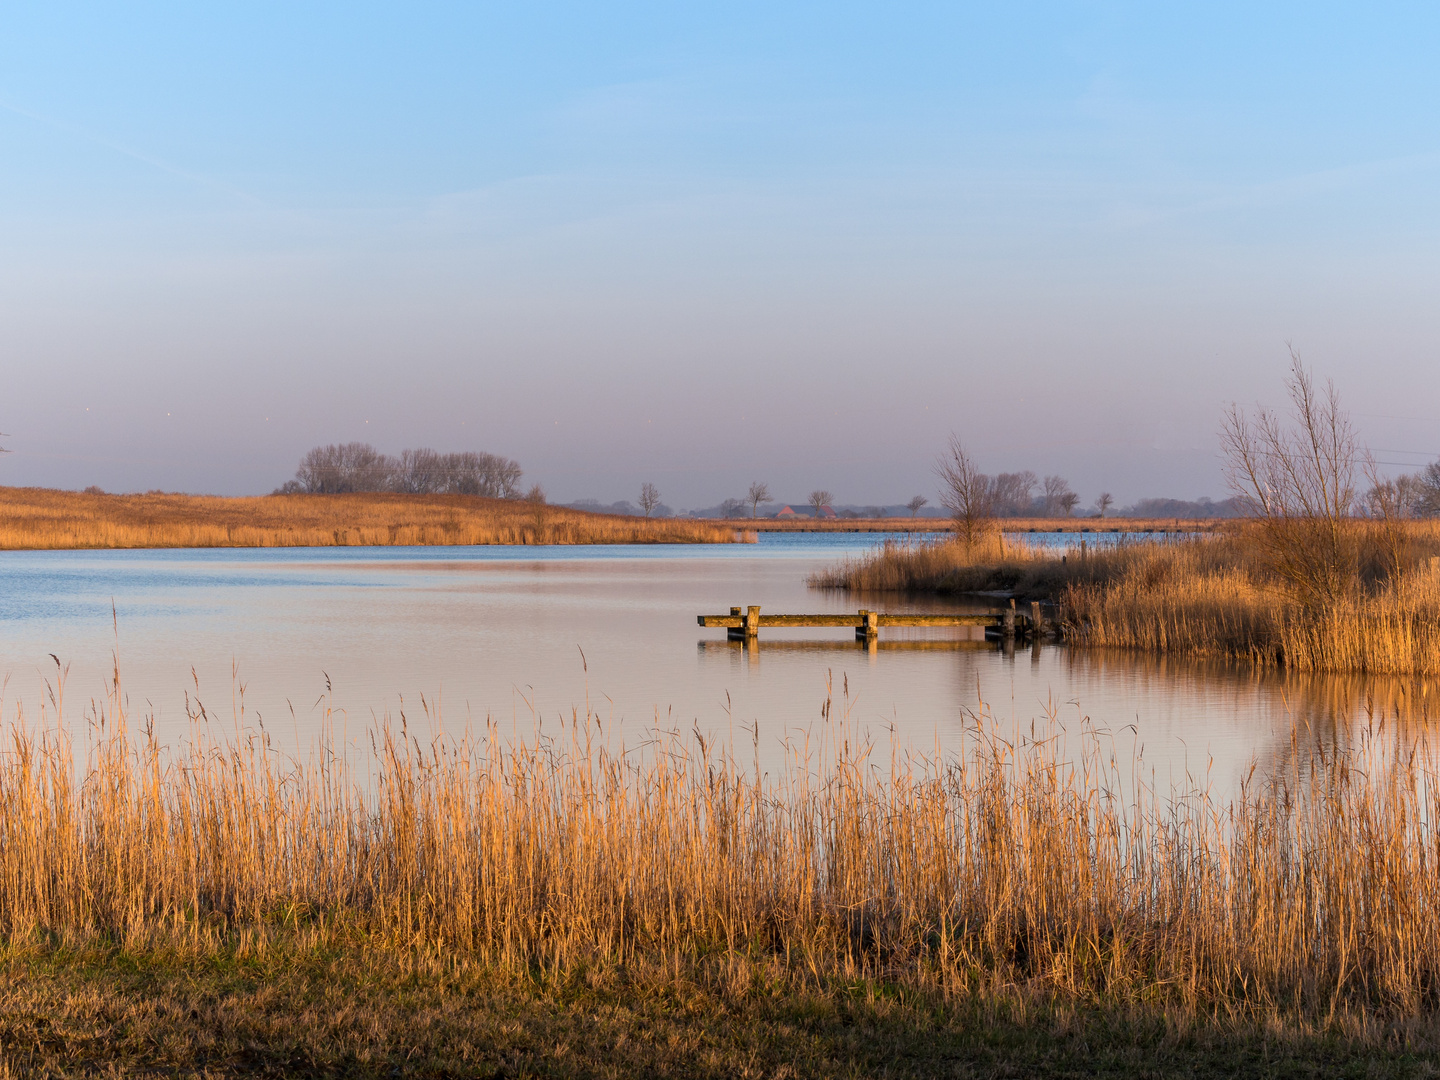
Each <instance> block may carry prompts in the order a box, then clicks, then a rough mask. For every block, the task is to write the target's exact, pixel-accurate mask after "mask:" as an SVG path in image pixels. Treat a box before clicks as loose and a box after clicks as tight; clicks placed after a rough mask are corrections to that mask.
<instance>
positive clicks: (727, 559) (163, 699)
mask: <svg viewBox="0 0 1440 1080" xmlns="http://www.w3.org/2000/svg"><path fill="white" fill-rule="evenodd" d="M1114 538H1115V537H1114V534H1098V535H1090V536H1083V537H1082V536H1076V535H1073V534H1059V535H1056V534H1043V535H1042V536H1040V537H1037V538H1036V539H1038V540H1039V541H1041V542H1045V543H1047V544H1067V545H1068V544H1078V542H1079V541H1080V540H1081V539H1084V540H1087V541H1088V542H1090V543H1092V544H1093V543H1096V542H1113V540H1114ZM884 539H885V537H883V536H881V535H877V534H844V533H815V534H774V533H769V534H762V535H761V538H760V542H759V543H757V544H746V545H733V546H730V545H723V546H715V545H697V546H675V545H656V546H644V547H634V546H616V547H599V546H594V547H582V546H575V547H570V546H565V547H548V548H547V547H478V548H435V547H426V548H314V549H207V550H189V551H186V550H182V551H176V550H166V551H85V552H5V553H0V677H5V676H8V677H9V683H8V687H7V689H6V708H7V709H8V710H11V711H12V712H13V709H14V707H15V704H16V702H17V701H22V702H23V703H24V705H25V707H26V710H27V715H31V716H34V715H36V714H37V713H38V705H39V701H40V699H41V697H42V694H43V693H45V690H44V685H45V682H46V681H47V680H49V681H51V683H52V684H53V680H54V675H55V670H56V664H55V661H54V660H53V659H52V658H51V654H54V656H56V657H58V658H59V659H60V661H61V662H62V664H64V665H68V668H69V675H68V680H67V684H66V695H67V712H68V713H69V714H70V715H71V717H72V718H74V717H75V716H76V715H77V714H78V712H79V711H80V710H81V709H82V708H83V707H84V705H85V703H87V702H89V701H90V700H92V699H93V700H95V701H97V702H98V701H103V700H104V699H105V697H106V694H107V689H108V685H109V678H110V673H111V672H112V670H113V668H114V666H115V660H116V658H117V657H118V662H119V663H118V666H119V670H120V672H121V678H122V687H123V693H124V696H125V700H126V701H127V703H128V709H129V712H130V714H131V715H132V716H133V717H138V718H147V717H148V718H152V719H153V721H154V723H155V725H156V728H157V730H159V731H160V733H161V734H162V735H163V736H165V737H166V738H174V737H178V736H181V735H183V734H184V733H186V732H187V731H188V730H189V726H190V720H189V717H188V716H187V707H188V708H190V709H191V711H193V710H194V707H195V706H194V703H195V702H196V701H197V700H198V701H200V702H201V703H203V704H204V706H205V708H206V711H207V714H208V715H211V716H212V717H220V718H223V719H224V720H226V721H227V722H233V717H234V714H235V713H236V712H237V711H238V709H239V704H240V699H241V690H242V688H243V701H244V707H245V711H246V719H247V722H251V723H256V724H258V723H263V724H264V725H265V728H266V730H268V731H269V732H271V734H272V736H275V737H276V738H277V739H280V740H281V741H290V740H293V741H294V742H295V743H296V744H299V745H302V746H303V745H307V744H308V743H310V742H311V741H313V739H314V737H315V735H316V734H317V732H318V730H319V725H320V721H321V717H322V716H323V714H324V709H325V707H326V706H327V705H328V706H330V707H332V708H334V709H336V710H338V715H339V716H340V717H341V722H342V723H343V724H348V726H349V729H350V730H351V732H352V733H358V732H361V731H363V730H364V729H365V728H366V726H367V725H371V724H373V723H374V722H375V721H376V720H377V719H379V718H380V717H382V716H384V715H385V714H386V713H389V714H390V715H391V716H398V714H399V713H400V712H401V711H402V710H403V711H404V712H405V713H406V715H407V719H410V721H411V722H412V723H415V724H419V725H424V724H429V725H432V726H433V725H437V724H439V725H443V726H444V727H445V728H447V729H449V730H452V731H458V730H460V729H463V728H464V727H465V726H467V725H469V726H471V727H472V728H473V727H476V726H479V725H481V724H483V723H484V722H485V721H486V719H487V718H490V719H494V720H498V721H501V722H502V723H506V724H513V725H515V726H516V727H517V728H524V729H526V730H530V729H533V725H534V724H535V723H536V722H537V720H539V721H542V722H546V723H552V724H553V723H556V722H558V721H559V720H561V719H562V718H568V717H570V716H571V715H572V713H573V711H574V710H576V709H578V710H580V711H581V712H582V714H583V712H584V710H585V709H586V708H587V703H588V707H589V708H590V709H592V710H593V711H594V712H595V713H597V714H598V715H600V716H601V717H603V718H604V720H605V722H606V723H607V724H610V725H612V727H614V726H616V725H618V726H619V728H620V729H621V730H625V731H632V732H634V733H635V737H637V738H638V737H639V736H640V735H641V733H643V731H644V730H645V728H646V727H647V726H648V725H651V724H653V723H655V722H657V721H658V722H659V723H660V724H662V725H663V726H665V727H667V728H671V729H679V730H688V729H690V728H692V727H698V728H699V729H700V730H701V731H703V732H710V733H719V734H721V735H722V736H729V735H734V736H735V737H736V738H737V741H740V740H741V739H743V740H744V741H745V742H747V743H748V742H749V741H750V739H751V736H750V735H748V734H745V733H746V732H747V731H750V730H753V731H755V732H756V737H757V738H758V739H759V741H760V743H761V745H762V746H763V747H764V748H765V750H766V753H767V755H768V754H770V753H771V752H774V751H776V748H778V747H779V745H780V744H781V742H782V741H783V740H785V739H787V738H789V739H796V738H801V737H803V734H804V732H805V731H806V730H807V729H811V728H813V727H814V726H815V725H816V724H817V723H818V722H819V721H820V713H821V707H822V705H823V704H824V702H825V700H826V698H827V694H828V695H829V696H830V697H831V698H832V699H833V701H834V704H833V705H832V715H839V714H842V713H846V712H847V711H848V716H849V717H850V719H851V720H852V721H854V722H855V723H857V724H860V725H864V726H865V727H866V728H867V729H868V730H870V731H871V732H873V733H874V734H875V735H876V737H877V738H878V739H882V740H888V739H890V738H891V737H892V732H893V737H894V738H896V739H898V740H899V741H900V743H902V744H904V745H909V746H913V747H917V748H919V749H921V750H927V749H934V748H936V747H940V748H942V749H945V748H952V747H954V746H956V745H958V744H959V743H960V742H961V740H963V739H964V738H965V733H966V731H967V725H968V724H970V722H971V719H972V717H973V713H974V712H975V711H976V710H977V709H979V708H981V707H982V703H984V707H986V708H988V710H989V711H990V712H991V713H992V714H993V715H995V716H997V717H999V718H1001V719H1002V720H1004V721H1005V722H1007V723H1018V724H1021V725H1024V724H1026V723H1028V722H1029V721H1030V720H1032V719H1038V720H1040V721H1042V722H1043V721H1044V720H1045V718H1046V717H1047V716H1050V715H1054V716H1056V717H1057V718H1059V719H1060V720H1061V721H1062V722H1063V723H1065V724H1066V725H1068V726H1069V727H1071V728H1072V729H1073V728H1075V727H1077V726H1078V725H1080V724H1081V723H1082V722H1084V723H1088V724H1089V725H1090V726H1093V727H1094V728H1096V729H1099V730H1102V731H1108V732H1111V733H1113V735H1114V736H1115V738H1116V740H1117V748H1118V749H1119V751H1120V752H1121V753H1122V754H1129V753H1131V752H1132V751H1133V750H1134V749H1135V748H1136V747H1139V746H1143V747H1144V753H1145V758H1146V760H1147V762H1149V765H1150V767H1153V768H1154V769H1155V770H1156V771H1157V774H1158V775H1159V776H1160V778H1161V779H1162V780H1164V781H1165V782H1170V781H1171V779H1172V778H1173V780H1174V781H1176V782H1181V781H1183V780H1184V778H1185V777H1186V775H1187V773H1188V775H1190V776H1192V777H1196V778H1199V779H1201V780H1204V778H1205V777H1207V776H1208V777H1210V779H1211V781H1212V782H1218V783H1220V784H1222V785H1228V784H1230V783H1232V782H1233V781H1234V778H1235V777H1237V776H1239V775H1241V774H1242V772H1243V770H1245V769H1246V768H1247V767H1248V765H1249V764H1250V763H1251V762H1252V761H1256V762H1258V763H1259V764H1260V766H1261V767H1262V768H1272V767H1275V766H1276V765H1278V764H1283V763H1285V762H1287V761H1288V760H1290V758H1291V756H1292V754H1293V753H1294V747H1296V746H1297V745H1303V744H1305V743H1306V742H1307V741H1310V742H1313V740H1314V739H1316V738H1321V739H1325V740H1332V741H1333V740H1340V741H1343V740H1344V739H1346V738H1347V737H1349V735H1350V734H1351V732H1352V731H1353V729H1354V727H1355V726H1356V725H1357V724H1362V723H1367V722H1374V718H1375V716H1376V715H1377V714H1380V713H1383V714H1386V715H1389V714H1390V713H1391V712H1392V711H1394V710H1397V709H1398V710H1399V711H1400V712H1401V713H1403V718H1404V719H1405V720H1406V721H1407V722H1423V721H1424V720H1425V719H1427V702H1428V701H1429V698H1428V697H1425V696H1423V695H1422V694H1420V693H1419V692H1418V691H1417V690H1415V688H1412V687H1407V686H1405V685H1402V684H1397V683H1392V682H1384V681H1381V682H1375V681H1367V680H1359V679H1326V678H1293V677H1292V678H1286V677H1283V676H1280V675H1277V674H1274V673H1269V674H1266V673H1257V672H1255V671H1253V670H1250V669H1248V668H1246V667H1244V666H1239V665H1226V664H1215V663H1211V664H1205V663H1193V662H1186V661H1179V660H1175V659H1157V658H1152V657H1145V656H1136V655H1132V654H1116V653H1094V652H1085V651H1082V650H1073V649H1068V648H1065V647H1053V646H1047V647H1042V648H1039V649H1035V650H1030V649H1026V648H1022V649H1021V650H1020V651H1018V652H1010V653H1006V652H1004V651H1002V650H999V649H997V648H995V647H993V646H991V645H988V644H987V643H986V642H984V640H983V635H981V634H980V632H979V631H978V630H977V629H974V628H970V629H966V630H960V631H944V630H940V631H935V630H923V631H922V630H884V631H882V637H881V641H880V645H879V647H878V648H876V649H873V650H869V649H866V648H865V647H863V646H861V645H857V644H856V643H855V641H854V638H853V632H852V631H850V630H823V629H821V630H810V629H806V630H788V631H762V638H761V641H760V642H759V645H758V647H747V646H744V645H741V644H739V643H732V642H727V641H726V640H725V634H724V631H723V630H718V631H717V630H708V629H702V628H700V627H698V626H697V625H696V622H695V616H696V615H699V614H702V613H704V614H719V613H724V612H726V611H727V610H728V609H729V608H730V607H731V606H732V605H747V604H760V605H761V606H762V608H763V609H765V610H769V611H775V612H780V611H790V612H833V611H853V610H855V609H856V608H857V607H862V606H865V607H883V609H885V610H890V611H927V610H979V609H980V608H981V607H983V606H984V605H985V604H986V603H989V601H983V600H981V601H976V602H975V603H972V604H968V605H967V604H964V603H957V602H955V601H954V600H949V599H947V600H936V599H912V600H903V599H894V598H887V599H885V600H884V601H883V602H877V601H875V600H874V599H865V600H861V599H859V598H853V597H847V596H845V595H844V594H840V593H834V592H821V591H817V590H812V589H809V588H807V587H806V586H805V583H804V582H805V578H806V576H807V575H808V574H809V573H810V572H811V571H813V570H814V569H816V568H818V567H821V566H824V565H826V564H829V563H832V562H834V561H835V560H836V559H838V558H841V557H843V556H845V555H855V554H858V553H860V552H863V551H864V550H867V549H869V548H870V547H872V546H873V545H875V544H877V543H879V542H881V541H883V540H884ZM895 539H898V540H901V541H903V540H904V539H905V537H903V536H901V537H897V538H895ZM1422 689H1423V688H1422ZM422 698H423V704H422ZM1412 703H1418V704H1412ZM437 717H438V720H437V719H436V718H437ZM1297 733H1298V734H1297Z"/></svg>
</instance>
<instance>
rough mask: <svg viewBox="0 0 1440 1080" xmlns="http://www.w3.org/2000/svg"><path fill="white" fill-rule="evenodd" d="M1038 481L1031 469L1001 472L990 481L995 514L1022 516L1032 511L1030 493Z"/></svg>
mask: <svg viewBox="0 0 1440 1080" xmlns="http://www.w3.org/2000/svg"><path fill="white" fill-rule="evenodd" d="M1038 482H1039V481H1038V480H1036V478H1035V474H1034V473H1033V472H1031V471H1030V470H1029V469H1025V470H1024V471H1022V472H1014V473H1001V474H1000V475H999V476H997V477H995V479H994V480H992V481H990V491H991V505H992V507H993V510H994V512H995V514H996V515H997V516H1000V517H1020V516H1021V515H1024V514H1028V513H1030V493H1031V492H1032V491H1033V490H1034V489H1035V485H1036V484H1037V483H1038Z"/></svg>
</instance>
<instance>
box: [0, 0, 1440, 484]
mask: <svg viewBox="0 0 1440 1080" xmlns="http://www.w3.org/2000/svg"><path fill="white" fill-rule="evenodd" d="M1178 7H1179V5H1155V4H1148V5H1138V4H1098V3H1097V4H1018V5H1009V6H1007V5H993V4H987V5H983V6H981V5H975V6H969V5H963V4H951V5H944V6H939V5H937V6H926V5H909V6H905V7H902V8H898V9H897V8H896V7H895V6H894V5H885V6H881V5H875V6H861V5H843V4H828V5H818V4H816V5H800V4H787V5H775V4H765V5H758V4H757V5H750V6H747V5H741V4H733V3H732V4H726V5H715V6H709V7H707V6H702V5H653V6H642V5H619V4H610V5H594V6H572V5H541V4H533V5H504V6H499V5H496V6H486V5H464V6H455V7H446V6H443V5H426V6H423V7H415V6H412V7H401V6H399V5H396V6H394V7H379V6H363V5H344V6H341V5H336V6H331V7H324V6H319V5H307V6H299V5H278V4H277V5H264V4H246V5H233V6H227V5H223V4H210V5H178V4H177V5H159V4H157V5H140V4H132V5H125V6H124V9H123V10H120V9H118V8H116V7H114V6H99V5H97V6H94V7H85V6H75V5H64V4H46V5H32V6H29V7H20V6H11V7H9V8H7V14H6V29H5V32H4V33H3V35H0V372H3V376H4V377H3V382H0V389H3V395H0V430H4V431H6V432H8V433H10V438H9V439H8V440H7V445H8V446H9V447H10V448H11V449H12V450H13V451H14V453H12V454H10V455H7V456H6V457H5V458H4V459H0V483H17V484H31V483H33V484H46V485H56V486H85V485H87V484H91V483H98V484H101V485H102V486H104V487H106V488H108V489H112V490H136V489H147V488H152V487H160V488H165V489H176V490H189V491H216V492H225V493H242V492H257V491H266V490H269V489H270V488H271V487H274V486H276V485H277V484H279V483H280V482H281V481H282V480H284V479H285V478H287V477H288V476H289V475H290V474H291V472H293V469H294V464H295V461H296V459H297V458H298V457H299V455H300V454H301V453H302V452H303V451H304V450H305V449H307V448H308V447H310V446H312V445H314V444H316V443H321V442H330V441H340V440H350V439H364V440H367V441H370V442H373V443H375V444H376V445H377V446H379V447H381V448H382V449H386V450H392V451H398V450H400V449H401V448H402V447H406V446H421V445H428V446H434V447H436V448H437V449H462V448H474V449H484V450H490V451H495V452H501V453H506V454H509V455H511V456H514V457H516V458H517V459H519V460H520V462H521V463H522V465H524V467H525V469H526V474H527V480H538V481H540V482H541V483H543V484H544V485H545V486H546V488H547V490H548V491H549V492H550V494H551V496H552V497H555V498H561V499H567V500H568V499H572V498H581V497H587V496H593V497H597V498H601V499H603V500H605V501H609V500H611V499H617V498H624V497H628V498H632V499H633V498H634V495H635V493H636V492H637V491H638V489H639V486H640V484H641V483H642V482H643V481H646V480H649V481H653V482H654V483H656V484H657V485H658V486H659V488H660V490H661V492H662V493H663V495H664V496H665V498H666V501H667V502H669V503H670V504H671V505H675V506H698V505H706V504H713V503H715V502H718V501H719V500H720V499H722V498H724V497H726V496H729V495H738V494H741V493H742V491H743V489H744V487H745V486H746V485H747V484H748V483H749V482H750V481H751V480H754V479H763V480H767V481H768V482H769V483H770V486H771V487H772V489H774V490H776V492H777V494H780V495H781V496H782V497H784V498H792V499H803V498H804V495H805V494H806V493H807V492H808V491H809V490H811V489H812V488H815V487H825V488H827V489H829V490H831V491H833V492H834V493H835V494H836V497H837V499H838V500H840V501H841V502H857V503H870V502H880V501H892V502H895V501H902V500H903V499H905V498H908V497H909V496H910V495H912V494H915V493H917V492H919V493H923V494H927V495H930V496H931V497H932V498H933V496H934V487H935V484H934V479H933V476H932V474H931V463H932V462H933V459H934V457H935V454H936V452H937V451H938V450H939V449H940V448H941V446H943V444H944V442H945V440H946V438H947V437H948V435H949V433H950V432H951V431H956V432H959V433H960V434H961V435H962V436H963V437H964V438H965V439H966V440H967V441H968V442H969V443H970V444H971V446H972V449H974V450H975V451H976V453H977V455H978V456H979V458H980V460H981V462H982V465H983V466H984V467H985V468H987V469H988V470H990V471H1000V470H1010V469H1019V468H1030V469H1034V470H1035V471H1036V472H1039V473H1050V472H1059V473H1061V474H1063V475H1066V476H1068V477H1069V478H1070V480H1071V482H1072V483H1073V484H1074V485H1075V487H1076V488H1077V490H1079V491H1080V493H1081V495H1082V496H1083V497H1084V498H1085V499H1086V500H1089V499H1091V498H1093V496H1094V495H1095V494H1096V493H1098V492H1099V491H1100V490H1101V489H1108V490H1111V491H1113V492H1115V494H1116V495H1117V496H1118V497H1119V498H1120V499H1121V501H1122V502H1124V501H1129V500H1132V499H1135V498H1139V497H1143V496H1147V495H1174V496H1183V497H1194V496H1198V495H1202V494H1209V495H1213V496H1217V497H1218V496H1221V495H1223V494H1224V482H1223V478H1222V475H1221V469H1220V463H1219V461H1218V458H1217V455H1216V440H1215V434H1214V433H1215V429H1216V427H1217V425H1218V418H1219V414H1220V410H1221V409H1222V408H1223V406H1224V404H1225V403H1226V402H1227V401H1230V400H1239V401H1242V402H1251V401H1255V400H1263V401H1267V402H1275V401H1277V400H1278V398H1279V395H1280V384H1281V378H1282V376H1283V373H1284V369H1285V364H1286V360H1287V354H1286V347H1285V343H1286V341H1290V342H1293V344H1294V345H1295V346H1296V348H1298V349H1299V350H1300V352H1301V353H1302V354H1303V355H1304V356H1305V357H1306V359H1307V360H1308V361H1309V362H1310V364H1311V365H1312V366H1313V367H1314V369H1315V370H1316V372H1317V373H1318V374H1319V375H1321V376H1322V377H1331V378H1333V379H1334V380H1335V381H1336V383H1337V385H1338V387H1339V389H1340V391H1341V394H1342V398H1343V400H1344V401H1345V402H1346V404H1347V405H1348V406H1349V407H1350V408H1351V410H1352V411H1353V412H1354V413H1355V414H1356V419H1357V421H1358V423H1359V425H1360V427H1361V429H1362V431H1363V432H1364V434H1365V436H1366V437H1367V439H1368V440H1369V441H1370V442H1371V444H1372V445H1374V446H1376V447H1377V448H1380V449H1382V450H1385V451H1386V452H1387V453H1386V454H1385V455H1382V456H1383V457H1385V458H1386V459H1387V460H1394V461H1397V462H1413V463H1414V464H1416V465H1419V464H1421V463H1423V462H1424V461H1426V460H1428V458H1429V457H1430V456H1435V455H1437V454H1440V363H1437V344H1440V325H1437V301H1436V298H1437V296H1440V288H1437V287H1440V245H1437V239H1440V199H1437V195H1440V131H1437V119H1436V118H1437V117H1440V108H1437V105H1440V100H1437V98H1440V94H1437V90H1440V65H1437V64H1436V63H1435V62H1434V57H1435V56H1437V55H1440V32H1437V31H1440V9H1436V8H1434V7H1431V6H1424V7H1422V6H1420V5H1389V6H1381V7H1378V8H1377V7H1373V6H1363V7H1362V6H1360V5H1350V6H1340V5H1329V6H1326V5H1316V4H1310V5H1299V4H1270V5H1254V4H1245V5H1241V4H1211V5H1203V6H1199V5H1197V6H1195V7H1194V9H1193V10H1171V9H1172V8H1178ZM1397 467H1398V466H1397Z"/></svg>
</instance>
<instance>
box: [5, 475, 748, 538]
mask: <svg viewBox="0 0 1440 1080" xmlns="http://www.w3.org/2000/svg"><path fill="white" fill-rule="evenodd" d="M734 539H736V532H735V529H734V527H733V526H731V525H728V524H727V525H720V524H712V523H708V522H703V521H692V520H688V519H683V518H652V519H645V518H633V517H622V516H618V515H611V514H590V513H586V512H584V511H580V510H569V509H566V508H564V507H555V506H547V505H545V504H543V503H534V502H529V501H525V500H520V499H484V498H479V497H475V496H467V495H394V494H383V493H374V494H355V495H266V496H256V497H246V498H223V497H220V496H212V495H167V494H161V493H151V494H148V495H106V494H92V493H88V492H78V491H54V490H50V489H46V488H0V549H32V550H33V549H48V548H176V547H333V546H340V547H344V546H352V545H361V546H363V545H411V544H414V545H443V544H455V545H462V544H636V543H687V544H709V543H728V542H730V541H732V540H734Z"/></svg>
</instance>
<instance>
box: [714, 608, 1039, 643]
mask: <svg viewBox="0 0 1440 1080" xmlns="http://www.w3.org/2000/svg"><path fill="white" fill-rule="evenodd" d="M695 621H696V622H698V623H699V624H700V625H701V626H713V627H722V626H723V627H724V628H725V631H726V637H728V638H730V639H731V640H739V641H746V640H758V638H759V636H760V628H761V627H762V626H768V627H776V628H778V627H793V626H835V627H842V626H848V627H853V628H854V630H855V638H856V640H858V641H873V640H875V639H876V638H877V637H879V635H880V628H881V627H882V626H934V627H955V626H983V627H986V628H987V630H993V631H995V632H996V633H997V634H998V635H999V636H1001V637H1003V638H1016V637H1027V638H1030V637H1034V638H1038V637H1039V636H1041V635H1042V634H1044V633H1045V632H1046V631H1047V630H1048V629H1051V628H1052V625H1053V624H1052V623H1051V622H1050V621H1047V620H1046V619H1045V618H1044V617H1043V615H1042V613H1041V610H1040V605H1039V604H1038V603H1034V604H1031V605H1030V611H1029V612H1023V611H1019V610H1017V609H1016V607H1015V602H1014V601H1013V600H1012V601H1011V602H1010V606H1009V607H1003V608H994V609H992V610H990V611H986V612H977V613H974V614H967V615H889V614H886V613H885V612H881V611H869V610H867V609H865V608H861V609H860V610H859V611H857V612H855V614H853V615H851V614H843V615H842V614H833V615H761V614H760V608H759V606H758V605H752V606H750V607H747V608H743V609H742V608H738V607H732V608H731V609H730V614H729V615H697V616H696V617H695Z"/></svg>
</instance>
